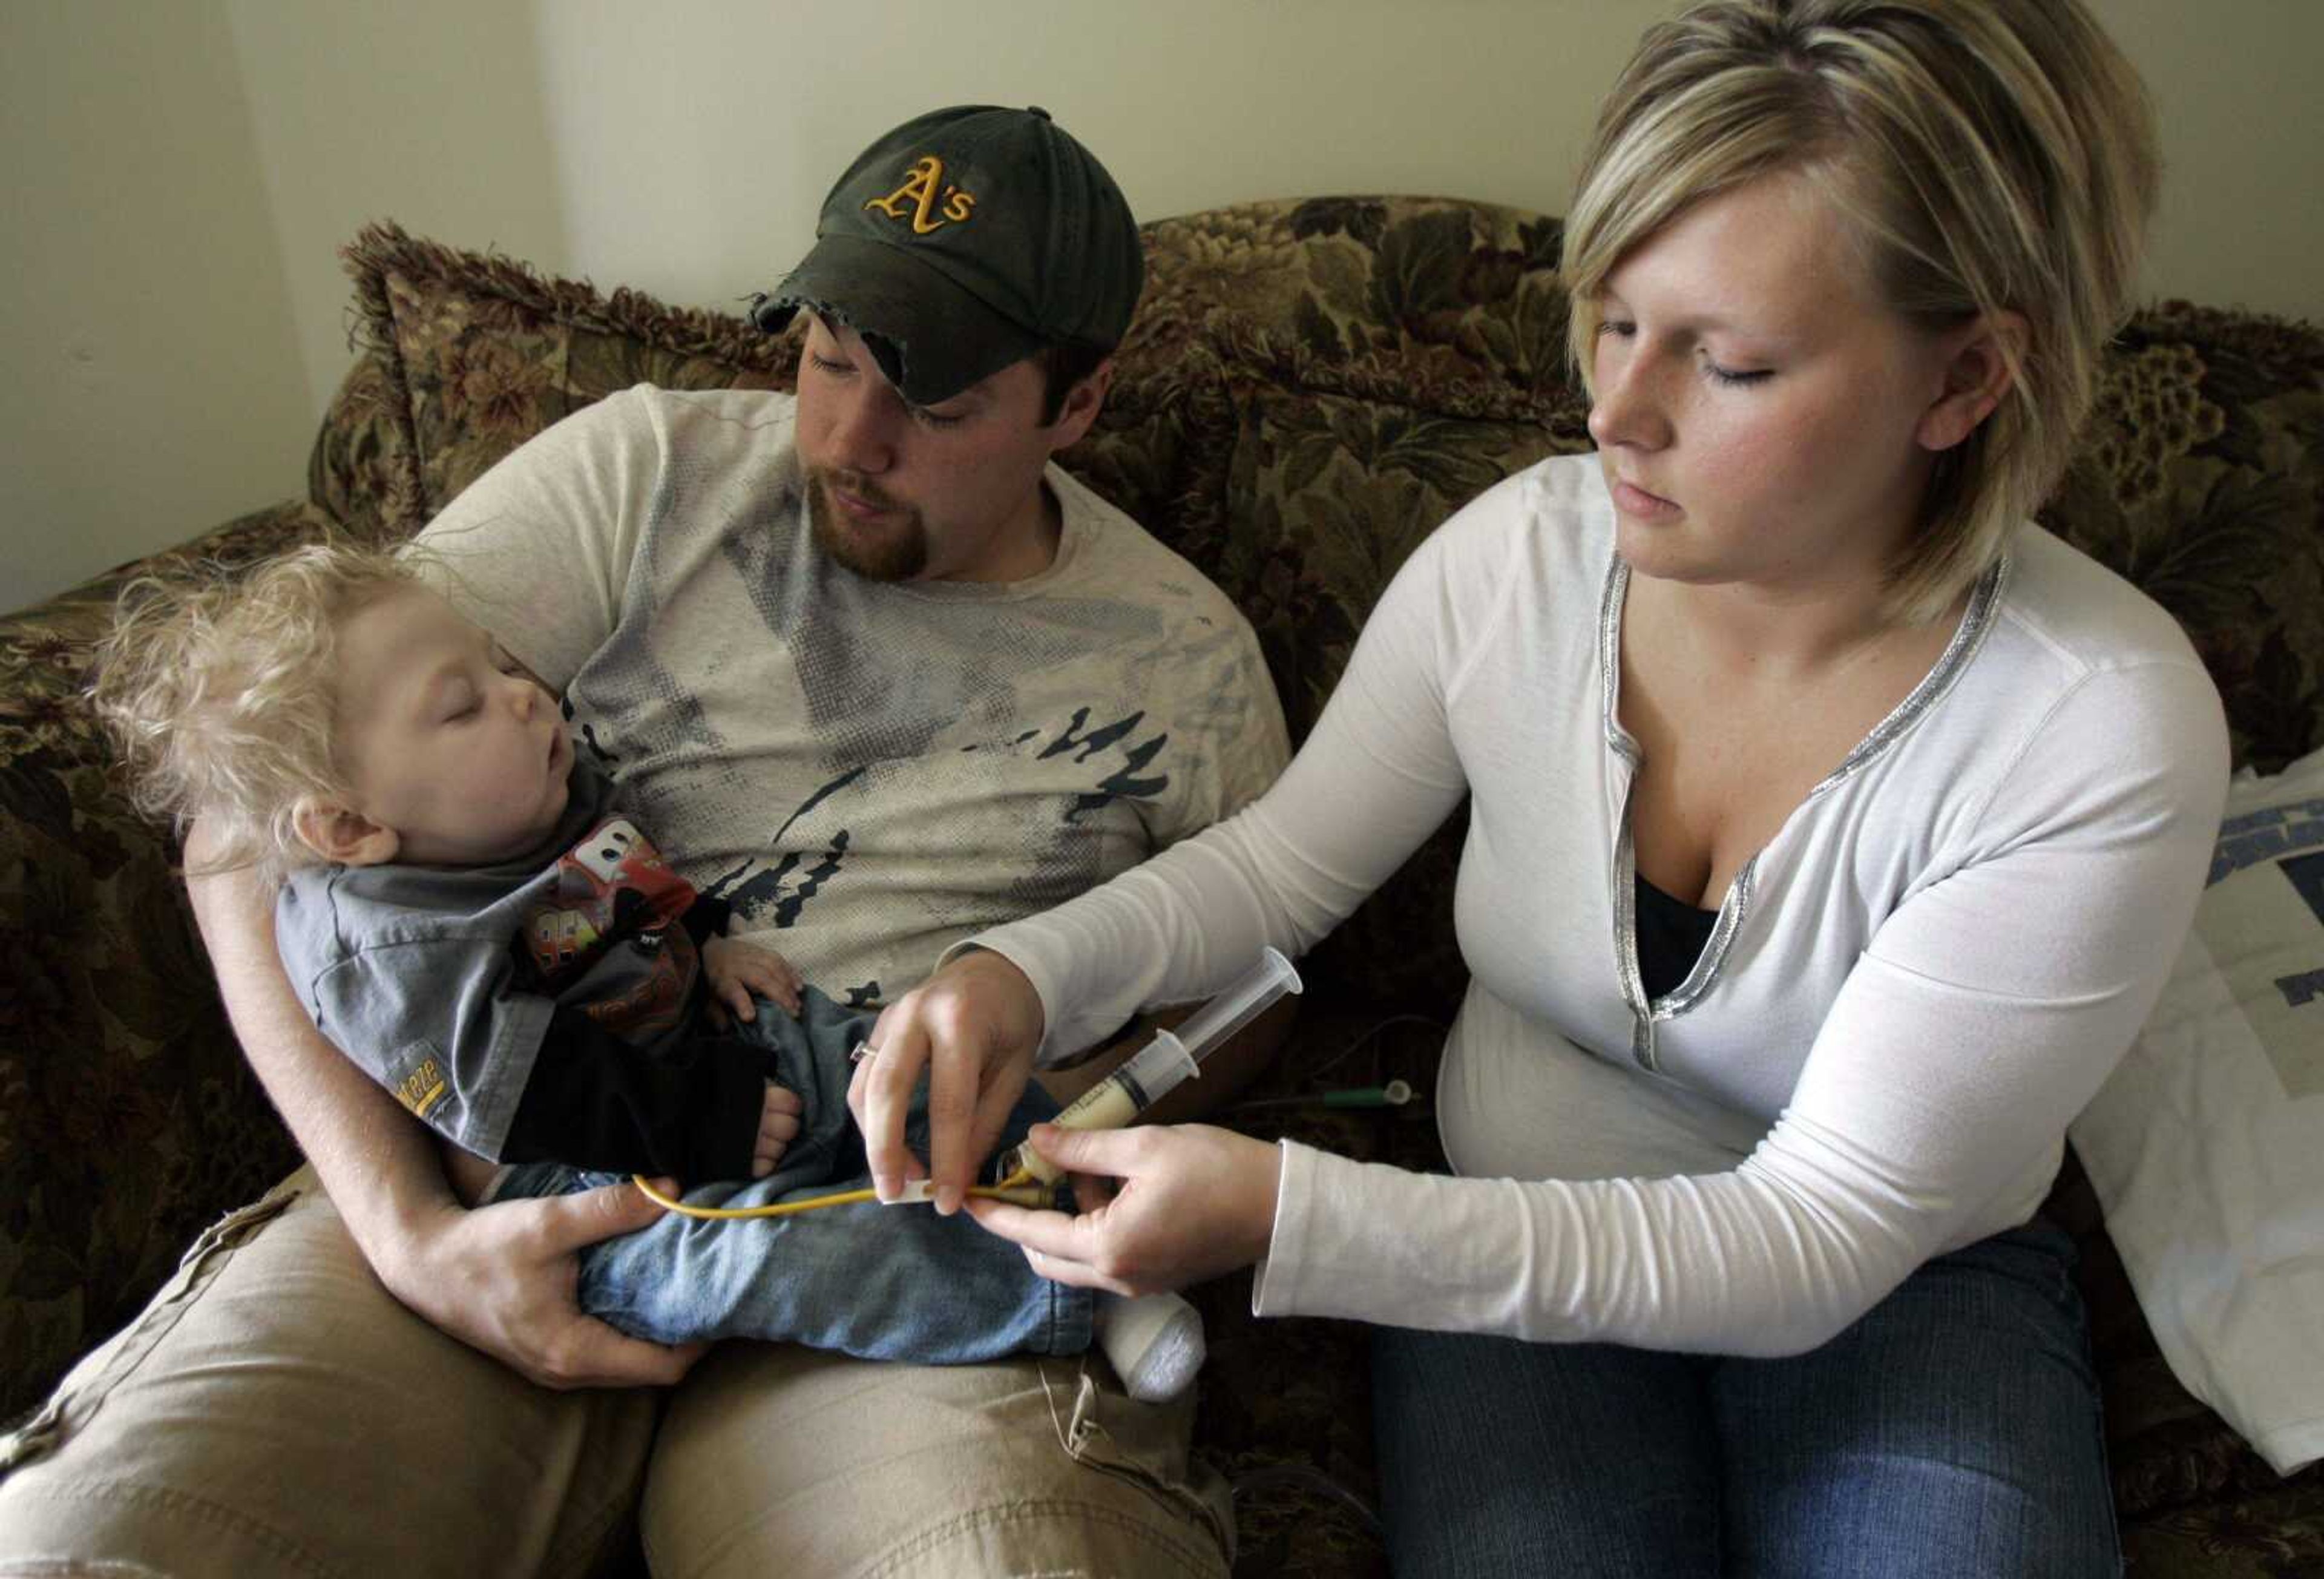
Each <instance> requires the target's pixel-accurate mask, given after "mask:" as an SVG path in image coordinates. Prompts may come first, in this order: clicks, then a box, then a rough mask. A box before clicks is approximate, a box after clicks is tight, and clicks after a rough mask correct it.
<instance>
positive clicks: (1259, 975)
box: [1001, 948, 1300, 1184]
mask: <svg viewBox="0 0 2324 1579" xmlns="http://www.w3.org/2000/svg"><path fill="white" fill-rule="evenodd" d="M1299 990H1300V988H1299V973H1298V972H1297V971H1295V970H1293V969H1292V968H1291V962H1290V961H1289V960H1287V959H1286V958H1284V957H1283V956H1282V955H1280V954H1278V953H1277V952H1276V951H1275V950H1274V949H1272V948H1262V949H1260V950H1259V963H1258V964H1257V965H1253V966H1252V967H1251V968H1250V970H1249V971H1248V972H1246V973H1245V974H1244V975H1243V976H1242V978H1241V979H1240V981H1238V982H1236V983H1234V984H1232V985H1231V986H1230V987H1228V988H1227V989H1226V990H1225V991H1224V992H1222V993H1220V994H1219V995H1218V996H1217V997H1215V998H1213V999H1212V1000H1211V1001H1210V1002H1207V1003H1205V1004H1203V1006H1202V1007H1201V1008H1200V1009H1197V1010H1196V1011H1194V1013H1193V1014H1191V1015H1189V1016H1188V1017H1187V1018H1186V1020H1185V1021H1184V1022H1183V1023H1182V1024H1180V1025H1179V1027H1178V1028H1177V1030H1176V1031H1169V1030H1157V1031H1156V1032H1155V1033H1154V1039H1153V1040H1152V1041H1149V1042H1148V1043H1147V1044H1146V1045H1145V1046H1144V1047H1142V1048H1139V1049H1138V1051H1137V1053H1136V1054H1135V1055H1133V1056H1132V1057H1130V1061H1129V1062H1128V1063H1126V1064H1124V1065H1122V1066H1121V1067H1120V1068H1119V1069H1116V1070H1115V1071H1114V1072H1113V1073H1112V1074H1111V1075H1109V1076H1106V1077H1105V1078H1104V1079H1103V1080H1101V1081H1100V1082H1098V1084H1096V1085H1093V1086H1091V1087H1090V1088H1089V1089H1088V1090H1087V1091H1084V1092H1083V1093H1082V1094H1081V1095H1080V1096H1078V1097H1076V1098H1075V1099H1074V1103H1073V1105H1072V1106H1070V1107H1068V1108H1066V1109H1065V1112H1063V1113H1059V1114H1058V1115H1057V1116H1056V1118H1055V1119H1053V1120H1051V1121H1050V1122H1052V1123H1054V1124H1056V1126H1057V1127H1058V1128H1059V1129H1061V1130H1118V1129H1120V1128H1121V1127H1122V1126H1123V1125H1125V1124H1127V1123H1129V1122H1130V1120H1132V1119H1134V1118H1136V1117H1137V1116H1138V1115H1139V1113H1144V1112H1145V1111H1146V1110H1147V1109H1148V1108H1149V1107H1152V1106H1153V1105H1154V1104H1155V1103H1157V1102H1159V1101H1161V1100H1162V1098H1163V1097H1164V1096H1166V1095H1167V1094H1169V1093H1170V1092H1171V1091H1172V1090H1174V1089H1176V1086H1177V1085H1178V1083H1179V1082H1180V1081H1182V1080H1184V1079H1185V1078H1186V1077H1187V1076H1189V1075H1194V1076H1199V1075H1200V1074H1201V1073H1202V1069H1201V1067H1200V1065H1201V1064H1202V1061H1203V1059H1204V1058H1205V1057H1209V1056H1210V1054H1211V1052H1212V1050H1213V1048H1217V1046H1218V1045H1219V1044H1220V1043H1221V1042H1222V1041H1224V1040H1226V1039H1227V1038H1229V1037H1231V1036H1232V1035H1234V1033H1235V1032H1237V1031H1239V1030H1241V1029H1242V1028H1243V1027H1244V1026H1246V1025H1249V1024H1250V1022H1251V1021H1252V1020H1256V1019H1258V1018H1259V1015H1260V1014H1261V1013H1263V1012H1264V1011H1266V1010H1267V1008H1268V1005H1270V1004H1272V1003H1273V1002H1275V1001H1276V1000H1277V998H1280V997H1282V996H1283V994H1284V993H1296V992H1298V991H1299ZM1064 1171H1065V1170H1064V1169H1063V1168H1059V1167H1058V1166H1057V1165H1056V1163H1054V1162H1051V1161H1050V1160H1048V1159H1047V1158H1045V1157H1043V1156H1041V1155H1040V1153H1038V1152H1037V1151H1035V1150H1033V1149H1032V1147H1030V1146H1019V1148H1017V1150H1016V1152H1015V1153H1014V1154H1013V1155H1012V1156H1010V1159H1008V1161H1007V1162H1006V1163H1004V1164H1003V1165H1002V1167H1001V1177H1002V1178H1003V1179H1010V1178H1013V1177H1018V1176H1019V1175H1030V1176H1031V1177H1034V1178H1037V1179H1039V1180H1041V1181H1042V1182H1043V1183H1045V1184H1049V1183H1055V1182H1056V1179H1057V1177H1058V1176H1059V1175H1060V1174H1062V1173H1063V1172H1064Z"/></svg>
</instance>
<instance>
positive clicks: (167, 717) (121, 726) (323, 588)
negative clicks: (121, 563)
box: [89, 542, 427, 882]
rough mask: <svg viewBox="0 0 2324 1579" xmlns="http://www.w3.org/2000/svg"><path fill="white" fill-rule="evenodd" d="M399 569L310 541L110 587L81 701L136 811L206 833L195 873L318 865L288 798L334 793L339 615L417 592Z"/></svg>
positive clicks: (411, 575)
mask: <svg viewBox="0 0 2324 1579" xmlns="http://www.w3.org/2000/svg"><path fill="white" fill-rule="evenodd" d="M426 585H427V583H426V582H425V581H423V580H422V579H421V577H420V572H419V570H418V568H417V567H416V565H415V562H414V560H413V559H412V558H411V557H410V555H408V554H404V555H398V554H395V553H390V552H388V551H386V550H383V549H370V548H362V547H357V546H355V545H352V544H347V543H337V542H324V543H317V544H312V545H309V546H308V547H306V548H301V549H293V550H291V552H289V553H286V554H284V555H282V556H281V557H280V558H279V559H271V560H269V561H267V562H266V563H265V564H263V565H262V566H260V567H259V568H258V569H256V570H255V571H254V572H251V573H250V574H249V575H247V576H244V575H242V574H240V573H237V572H234V571H230V570H227V569H226V568H223V567H220V566H217V565H208V566H204V567H202V568H200V569H199V570H198V571H197V572H196V573H195V574H194V575H192V576H191V577H187V576H182V575H180V576H171V577H160V576H144V577H138V578H137V579H136V580H134V581H132V582H131V583H129V585H128V586H125V587H124V588H123V589H122V592H121V596H120V598H119V600H118V602H117V603H116V605H115V613H114V625H113V630H112V632H111V633H110V634H109V635H107V636H106V640H105V642H104V643H103V644H102V646H101V647H100V648H99V650H98V659H97V677H96V679H95V680H94V682H93V683H92V684H91V685H90V688H89V699H90V701H91V703H92V704H93V705H94V706H95V707H96V709H97V714H98V716H100V717H101V718H102V719H103V720H104V722H105V725H106V729H107V731H108V732H109V733H110V734H111V735H112V738H113V740H114V743H115V745H116V747H117V748H118V750H119V752H120V754H121V760H122V763H123V766H124V771H125V772H126V774H127V779H128V784H129V790H130V797H131V799H132V801H133V802H134V804H135V806H136V807H137V808H138V810H139V811H141V812H143V814H144V815H146V816H148V817H154V818H156V819H157V820H158V819H166V820H169V821H171V822H173V823H175V824H176V826H177V827H178V829H179V831H180V833H181V834H182V833H183V832H184V831H185V829H186V828H187V827H188V826H189V825H190V824H191V823H192V822H193V821H194V820H195V819H196V818H197V817H199V818H201V819H203V820H204V822H205V824H206V826H208V828H209V829H211V830H213V831H214V832H215V834H216V845H215V847H216V854H215V855H214V856H213V857H212V858H210V859H208V860H207V861H205V862H204V863H203V866H202V871H203V872H204V873H211V872H220V871H227V870H232V869H235V868H239V867H256V868H257V869H258V870H259V872H260V873H261V874H262V875H263V877H264V878H265V879H266V880H267V881H269V882H275V881H279V880H280V879H281V876H282V875H283V874H284V873H287V872H289V871H290V870H291V869H292V868H293V867H296V866H299V865H301V864H305V863H310V862H312V861H315V860H316V859H318V857H317V856H315V855H314V854H313V853H312V852H310V851H309V849H308V848H307V846H306V845H305V844H303V843H302V842H301V841H300V838H299V835H298V828H297V818H298V813H299V808H300V804H301V802H302V801H305V800H307V799H309V798H321V799H341V800H344V799H347V798H348V795H349V786H348V785H347V783H346V774H345V772H344V771H343V769H342V767H341V763H340V756H339V753H338V751H337V746H336V738H337V725H338V717H337V714H338V706H337V686H336V684H335V680H336V678H337V644H338V642H337V636H338V630H339V627H340V626H341V624H342V623H344V622H345V621H346V618H347V617H348V616H349V615H351V614H355V613H356V612H357V611H359V610H361V609H363V608H364V607H366V606H368V605H371V604H373V603H375V602H377V601H378V600H379V599H380V598H382V597H384V596H389V595H391V594H392V593H396V592H401V591H405V590H408V589H410V588H414V587H422V586H426Z"/></svg>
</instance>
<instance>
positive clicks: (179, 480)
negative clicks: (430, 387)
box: [0, 0, 314, 609]
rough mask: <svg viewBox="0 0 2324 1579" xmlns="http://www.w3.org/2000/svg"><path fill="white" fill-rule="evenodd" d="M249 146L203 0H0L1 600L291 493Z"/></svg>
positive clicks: (264, 229) (242, 108)
mask: <svg viewBox="0 0 2324 1579" xmlns="http://www.w3.org/2000/svg"><path fill="white" fill-rule="evenodd" d="M126 13H134V14H135V15H134V19H133V18H132V17H131V16H129V15H126ZM254 154H255V151H254V147H253V144H252V141H251V132H250V117H249V111H248V106H247V105H246V103H245V100H244V92H243V84H242V78H241V72H240V69H239V67H238V66H237V65H236V64H235V59H234V51H233V49H232V47H231V45H230V43H229V42H228V40H227V37H226V25H225V21H224V19H223V17H222V16H221V15H220V14H218V12H217V9H216V8H215V7H211V6H206V5H182V6H181V5H172V4H161V5H104V4H97V5H91V4H86V3H78V4H77V3H74V0H5V4H0V188H5V191H6V193H7V209H6V217H5V220H4V221H0V368H5V372H6V376H5V378H0V609H7V608H13V607H14V606H16V605H18V604H21V603H23V602H27V601H29V600H31V599H32V598H34V597H38V596H43V595H45V594H46V593H48V592H50V591H52V590H54V589H55V588H57V587H60V586H66V585H68V584H69V583H70V582H73V581H77V580H78V579H79V578H81V577H84V576H87V575H89V574H90V573H92V572H94V571H97V570H98V569H101V568H104V567H106V565H109V564H113V563H115V561H118V560H121V559H130V558H134V556H136V555H139V554H142V553H144V552H146V551H148V550H149V549H154V548H157V547H160V546H161V545H163V544H165V543H169V542H171V541H174V540H178V539H180V538H182V537H185V536H187V535H189V533H190V532H191V531H194V530H196V529H198V528H202V527H206V526H208V525H211V524H214V523H216V522H219V521H222V520H224V519H225V518H226V517H227V516H230V515H234V514H238V513H240V512H243V511H244V510H247V509H249V508H251V507H252V506H254V505H256V504H261V503H265V502H266V501H267V500H269V499H270V498H272V497H274V496H277V495H280V494H286V493H289V492H291V491H292V489H293V488H294V486H295V485H296V484H297V482H298V479H299V476H300V463H301V461H302V459H303V457H305V454H306V448H307V441H308V439H309V437H310V436H311V434H312V431H313V420H312V411H313V404H314V402H313V398H312V395H311V393H310V392H309V385H308V379H307V376H306V374H305V372H304V369H303V368H302V366H301V365H300V357H299V334H300V326H299V324H298V323H297V322H295V321H294V320H293V319H291V316H290V314H289V313H288V312H287V311H286V310H285V295H284V278H283V272H282V262H281V252H280V250H279V249H278V248H277V247H276V245H275V242H274V232H273V223H272V219H271V218H270V217H269V216H268V210H267V203H266V199H265V196H264V193H263V191H262V190H261V189H260V185H259V180H258V170H257V164H256V162H255V157H254Z"/></svg>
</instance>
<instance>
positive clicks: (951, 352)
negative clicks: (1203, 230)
mask: <svg viewBox="0 0 2324 1579" xmlns="http://www.w3.org/2000/svg"><path fill="white" fill-rule="evenodd" d="M815 235H816V243H815V247H814V249H813V250H812V251H810V252H809V253H808V254H807V257H806V258H805V260H803V261H802V262H801V263H800V264H799V266H798V268H796V269H794V270H792V271H791V273H790V276H789V278H788V279H786V280H785V281H784V282H782V283H781V285H779V286H778V287H777V288H776V289H775V291H774V292H773V294H771V295H766V296H761V297H759V298H757V299H756V300H753V302H752V308H751V316H752V320H753V321H754V322H756V323H757V324H758V326H759V327H760V328H762V329H766V330H768V331H769V332H770V333H771V332H778V331H779V330H781V329H782V328H784V327H785V326H786V325H788V323H789V322H790V320H791V318H792V315H793V314H795V313H797V312H798V309H800V308H802V307H805V308H809V309H813V310H814V311H815V312H816V314H817V315H818V316H819V317H821V318H823V319H825V320H827V321H829V322H833V323H837V324H844V325H845V326H846V327H847V328H852V329H853V330H854V331H855V332H856V333H857V334H859V335H861V336H862V337H863V341H864V344H865V345H866V346H868V347H869V348H870V350H871V354H872V356H874V357H875V358H877V360H878V361H879V364H880V367H881V371H882V372H884V373H886V374H887V375H888V380H889V382H890V383H893V384H894V385H895V386H896V387H897V389H899V391H901V392H903V396H904V398H905V399H906V400H908V401H910V402H912V403H913V404H915V405H931V404H933V403H935V402H938V401H943V400H948V399H950V398H951V397H952V396H954V395H956V394H958V393H959V392H961V391H963V390H964V389H966V388H967V387H968V386H969V385H971V384H973V383H976V382H977V381H978V380H980V379H982V378H987V377H990V376H991V374H995V373H998V372H999V371H1001V369H1002V368H1003V367H1006V366H1008V365H1010V363H1012V362H1017V361H1021V360H1022V359H1023V358H1025V357H1027V356H1031V355H1032V354H1033V353H1034V352H1036V351H1037V350H1039V349H1041V348H1042V347H1043V346H1089V347H1091V348H1093V349H1097V350H1111V348H1112V347H1113V346H1116V345H1119V344H1120V340H1121V336H1122V332H1123V331H1124V330H1125V329H1127V328H1129V327H1130V313H1131V311H1132V310H1133V309H1135V308H1136V307H1137V305H1138V292H1139V289H1140V288H1141V287H1143V285H1144V284H1145V282H1146V260H1145V257H1144V254H1143V253H1142V252H1141V250H1140V248H1139V239H1138V222H1137V221H1136V220H1134V219H1132V218H1131V217H1130V205H1129V204H1128V203H1126V202H1124V201H1123V200H1122V196H1121V189H1120V188H1119V187H1117V186H1115V185H1114V184H1113V178H1112V177H1111V176H1110V175H1108V174H1106V172H1105V166H1103V165H1102V164H1100V163H1099V162H1097V160H1096V159H1095V158H1094V157H1093V155H1092V154H1091V153H1090V151H1089V150H1088V149H1086V148H1084V147H1083V146H1082V145H1081V144H1080V143H1076V142H1074V139H1073V138H1072V137H1071V136H1070V135H1068V134H1066V132H1065V129H1064V128H1063V127H1061V126H1059V125H1057V124H1056V122H1054V121H1052V120H1050V119H1049V112H1048V111H1047V110H1044V109H1023V110H1012V109H1000V108H996V107H994V106H989V105H962V106H955V107H954V108H951V109H941V110H934V111H931V112H930V113H928V114H927V115H921V116H919V117H918V119H916V120H911V121H907V122H906V123H905V124H904V125H900V126H899V127H897V128H896V129H895V130H894V131H892V132H890V133H889V134H887V135H886V136H884V137H882V138H881V139H880V140H879V141H878V142H877V143H873V144H871V147H870V148H868V149H866V150H865V151H864V152H863V153H862V156H861V157H859V158H858V159H857V160H856V161H855V162H854V163H853V164H852V165H850V166H849V167H848V170H847V173H846V174H844V175H843V176H841V177H840V178H839V184H838V185H836V186H835V187H833V188H832V189H831V195H830V196H829V197H827V198H825V199H824V200H823V214H822V217H820V218H818V219H817V220H816V227H815Z"/></svg>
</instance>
